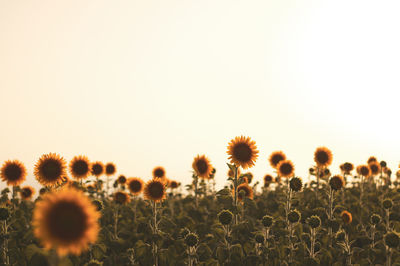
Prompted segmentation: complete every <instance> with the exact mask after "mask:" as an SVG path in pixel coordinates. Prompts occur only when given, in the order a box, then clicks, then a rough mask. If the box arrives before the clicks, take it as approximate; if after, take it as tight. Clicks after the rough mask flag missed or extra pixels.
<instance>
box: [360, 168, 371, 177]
mask: <svg viewBox="0 0 400 266" xmlns="http://www.w3.org/2000/svg"><path fill="white" fill-rule="evenodd" d="M357 173H358V174H359V175H361V176H364V177H370V176H371V169H370V168H369V166H368V165H359V166H357Z"/></svg>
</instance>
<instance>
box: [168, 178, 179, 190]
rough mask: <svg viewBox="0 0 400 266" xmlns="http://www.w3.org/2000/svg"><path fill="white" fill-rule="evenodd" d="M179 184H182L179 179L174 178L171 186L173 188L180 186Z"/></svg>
mask: <svg viewBox="0 0 400 266" xmlns="http://www.w3.org/2000/svg"><path fill="white" fill-rule="evenodd" d="M179 185H180V183H179V182H177V181H175V180H172V181H171V182H170V183H169V187H170V188H172V189H175V188H178V187H179Z"/></svg>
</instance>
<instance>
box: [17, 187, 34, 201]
mask: <svg viewBox="0 0 400 266" xmlns="http://www.w3.org/2000/svg"><path fill="white" fill-rule="evenodd" d="M34 194H35V189H34V188H33V187H31V186H25V187H23V188H22V189H21V191H20V195H21V198H22V199H24V200H30V199H31V198H32V197H33V195H34Z"/></svg>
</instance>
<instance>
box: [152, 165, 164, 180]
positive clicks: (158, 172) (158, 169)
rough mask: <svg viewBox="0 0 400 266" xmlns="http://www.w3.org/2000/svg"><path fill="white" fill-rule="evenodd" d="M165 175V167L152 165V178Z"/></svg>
mask: <svg viewBox="0 0 400 266" xmlns="http://www.w3.org/2000/svg"><path fill="white" fill-rule="evenodd" d="M164 177H165V169H164V167H162V166H157V167H154V169H153V178H164Z"/></svg>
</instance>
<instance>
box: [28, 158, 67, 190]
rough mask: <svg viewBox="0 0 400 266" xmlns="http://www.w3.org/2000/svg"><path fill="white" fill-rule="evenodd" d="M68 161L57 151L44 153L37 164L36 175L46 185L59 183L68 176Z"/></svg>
mask: <svg viewBox="0 0 400 266" xmlns="http://www.w3.org/2000/svg"><path fill="white" fill-rule="evenodd" d="M66 169H67V166H66V162H65V160H64V158H63V157H61V156H60V155H58V154H55V153H48V154H44V155H42V157H40V159H39V161H38V162H37V163H36V165H35V171H34V173H35V177H36V179H37V180H38V181H39V183H40V184H42V185H44V186H52V185H58V184H60V183H62V178H63V177H64V176H66V174H67V173H66Z"/></svg>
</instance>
